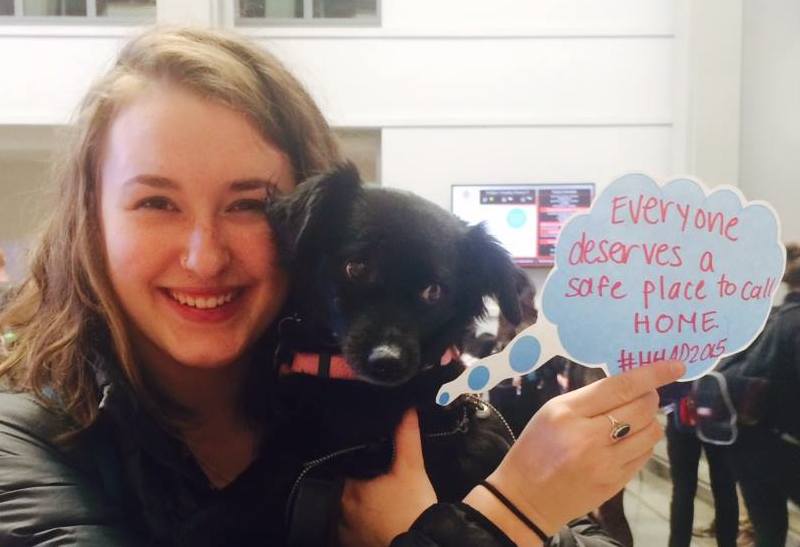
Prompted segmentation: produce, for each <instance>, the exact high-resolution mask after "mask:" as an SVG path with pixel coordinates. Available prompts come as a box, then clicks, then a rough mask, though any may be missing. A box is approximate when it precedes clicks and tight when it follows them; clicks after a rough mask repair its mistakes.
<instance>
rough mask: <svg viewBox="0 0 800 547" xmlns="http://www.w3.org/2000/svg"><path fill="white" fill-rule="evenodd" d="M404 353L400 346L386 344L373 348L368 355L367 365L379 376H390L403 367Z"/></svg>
mask: <svg viewBox="0 0 800 547" xmlns="http://www.w3.org/2000/svg"><path fill="white" fill-rule="evenodd" d="M402 357H403V354H402V351H401V350H400V347H399V346H396V345H394V344H384V345H381V346H377V347H375V348H373V350H372V351H371V352H370V354H369V356H368V357H367V367H368V368H369V370H370V372H371V373H372V374H374V375H376V376H378V377H386V378H390V377H392V376H394V375H396V374H397V373H398V372H400V371H401V370H402V368H403V359H402Z"/></svg>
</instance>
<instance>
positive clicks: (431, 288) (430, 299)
mask: <svg viewBox="0 0 800 547" xmlns="http://www.w3.org/2000/svg"><path fill="white" fill-rule="evenodd" d="M442 292H443V291H442V286H441V285H439V284H438V283H432V284H430V285H428V286H427V287H425V289H423V291H422V292H421V293H420V296H421V297H422V301H423V302H425V303H426V304H435V303H436V302H438V301H439V299H440V298H441V297H442Z"/></svg>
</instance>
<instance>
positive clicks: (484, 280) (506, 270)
mask: <svg viewBox="0 0 800 547" xmlns="http://www.w3.org/2000/svg"><path fill="white" fill-rule="evenodd" d="M465 251H466V252H465V255H466V260H467V262H466V263H465V267H466V268H469V271H470V272H471V273H472V275H471V277H472V278H473V279H477V282H478V284H479V286H480V288H481V290H482V292H483V294H485V295H489V296H493V297H494V298H495V299H496V300H497V303H498V304H499V305H500V312H501V313H502V314H503V316H504V317H505V318H506V319H508V321H509V322H510V323H512V324H514V325H517V324H519V322H520V321H521V320H522V316H521V311H520V306H519V298H518V295H517V276H518V275H519V268H517V266H516V265H515V264H514V262H513V261H512V260H511V257H510V256H509V255H508V251H506V250H505V249H504V248H503V246H502V245H500V243H498V242H497V240H496V239H495V238H493V237H492V236H490V235H489V234H488V233H487V232H486V229H485V228H484V226H483V224H478V225H475V226H471V227H469V228H468V231H467V234H466V242H465ZM523 275H524V273H523Z"/></svg>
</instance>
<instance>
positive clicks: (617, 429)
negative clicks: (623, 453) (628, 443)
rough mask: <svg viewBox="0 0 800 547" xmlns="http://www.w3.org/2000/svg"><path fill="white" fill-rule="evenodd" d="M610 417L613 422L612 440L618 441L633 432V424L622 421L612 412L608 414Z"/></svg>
mask: <svg viewBox="0 0 800 547" xmlns="http://www.w3.org/2000/svg"><path fill="white" fill-rule="evenodd" d="M607 416H608V419H609V421H610V422H611V440H612V441H618V440H620V439H621V438H623V437H625V436H626V435H627V434H628V433H630V432H631V424H626V423H625V422H620V421H619V420H617V419H616V418H614V416H612V415H611V414H608V415H607Z"/></svg>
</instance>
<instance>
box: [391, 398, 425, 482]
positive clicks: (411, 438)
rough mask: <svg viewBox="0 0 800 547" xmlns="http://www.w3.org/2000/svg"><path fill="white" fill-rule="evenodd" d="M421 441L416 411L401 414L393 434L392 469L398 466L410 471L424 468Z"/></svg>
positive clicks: (410, 410)
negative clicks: (401, 416)
mask: <svg viewBox="0 0 800 547" xmlns="http://www.w3.org/2000/svg"><path fill="white" fill-rule="evenodd" d="M421 439H422V436H421V434H420V430H419V417H418V416H417V411H416V410H415V409H414V408H411V409H409V410H407V411H406V413H405V414H403V418H402V419H401V420H400V424H399V425H398V426H397V430H396V431H395V434H394V440H395V442H394V447H395V450H394V462H393V464H392V468H393V469H397V468H398V467H399V466H405V467H408V468H411V469H424V468H425V460H424V459H423V456H422V440H421Z"/></svg>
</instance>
